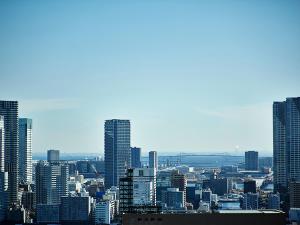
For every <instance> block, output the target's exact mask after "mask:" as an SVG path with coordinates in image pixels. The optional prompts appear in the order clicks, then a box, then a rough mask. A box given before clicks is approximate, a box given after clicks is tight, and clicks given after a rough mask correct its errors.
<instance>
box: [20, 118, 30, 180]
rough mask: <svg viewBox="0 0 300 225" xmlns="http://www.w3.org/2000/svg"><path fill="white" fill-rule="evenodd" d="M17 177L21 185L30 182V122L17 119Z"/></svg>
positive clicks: (24, 119) (25, 119)
mask: <svg viewBox="0 0 300 225" xmlns="http://www.w3.org/2000/svg"><path fill="white" fill-rule="evenodd" d="M19 165H20V166H19V176H20V181H21V182H23V183H31V182H32V120H31V119H28V118H20V119H19Z"/></svg>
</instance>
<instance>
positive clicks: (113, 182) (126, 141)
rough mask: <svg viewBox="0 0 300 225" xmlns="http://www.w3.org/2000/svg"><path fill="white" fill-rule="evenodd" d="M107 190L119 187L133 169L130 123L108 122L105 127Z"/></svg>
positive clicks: (127, 121) (114, 120)
mask: <svg viewBox="0 0 300 225" xmlns="http://www.w3.org/2000/svg"><path fill="white" fill-rule="evenodd" d="M104 130H105V131H104V158H105V162H104V163H105V188H106V189H108V188H110V187H111V186H118V184H119V180H120V178H122V177H125V174H126V169H127V168H130V167H131V162H130V161H131V152H130V121H129V120H117V119H113V120H106V121H105V126H104Z"/></svg>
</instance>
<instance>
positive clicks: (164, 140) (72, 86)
mask: <svg viewBox="0 0 300 225" xmlns="http://www.w3.org/2000/svg"><path fill="white" fill-rule="evenodd" d="M299 7H300V2H299V1H276V2H269V1H188V2H182V1H176V0H175V1H150V2H146V1H126V3H125V2H111V1H109V2H102V1H88V2H84V1H82V2H81V1H78V2H72V3H71V2H69V1H42V2H36V1H16V2H15V1H1V2H0V27H1V36H0V49H1V51H0V87H1V88H0V99H1V100H17V101H19V116H20V117H28V118H32V119H33V152H34V153H38V152H46V150H47V149H60V150H61V151H62V152H66V153H81V152H95V153H97V152H99V153H101V154H103V149H104V143H103V141H104V121H105V120H107V119H113V118H116V119H129V120H130V121H131V137H132V138H131V145H132V146H137V147H141V148H142V149H143V154H146V153H147V152H148V151H150V150H158V151H160V149H161V151H162V153H163V152H168V151H170V150H172V151H174V152H180V151H184V149H188V150H189V152H197V153H201V152H207V151H211V152H214V151H220V149H221V151H222V149H225V150H226V151H229V153H230V152H231V153H235V152H236V153H239V154H240V153H242V152H244V151H246V150H253V149H254V150H257V151H259V152H260V153H261V154H271V153H272V103H273V101H284V100H285V98H286V97H297V96H300V93H299V84H300V64H299V61H300V44H299V43H300V42H299V40H300V14H299V10H298V9H299Z"/></svg>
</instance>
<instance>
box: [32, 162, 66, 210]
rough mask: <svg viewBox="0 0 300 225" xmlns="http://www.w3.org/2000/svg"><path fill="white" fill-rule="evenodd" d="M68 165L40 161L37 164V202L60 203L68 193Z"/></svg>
mask: <svg viewBox="0 0 300 225" xmlns="http://www.w3.org/2000/svg"><path fill="white" fill-rule="evenodd" d="M68 168H69V167H68V165H64V164H58V163H56V164H51V163H48V162H45V161H40V162H39V163H38V164H37V166H36V171H35V175H36V178H35V182H36V204H59V203H60V197H62V196H66V195H68V185H67V181H68V176H69V170H68Z"/></svg>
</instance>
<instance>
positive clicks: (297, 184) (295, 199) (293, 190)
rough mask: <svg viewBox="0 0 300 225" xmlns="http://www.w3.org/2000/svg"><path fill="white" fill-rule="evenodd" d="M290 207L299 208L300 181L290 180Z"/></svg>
mask: <svg viewBox="0 0 300 225" xmlns="http://www.w3.org/2000/svg"><path fill="white" fill-rule="evenodd" d="M289 189H290V207H291V208H300V181H292V182H290V188H289Z"/></svg>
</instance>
